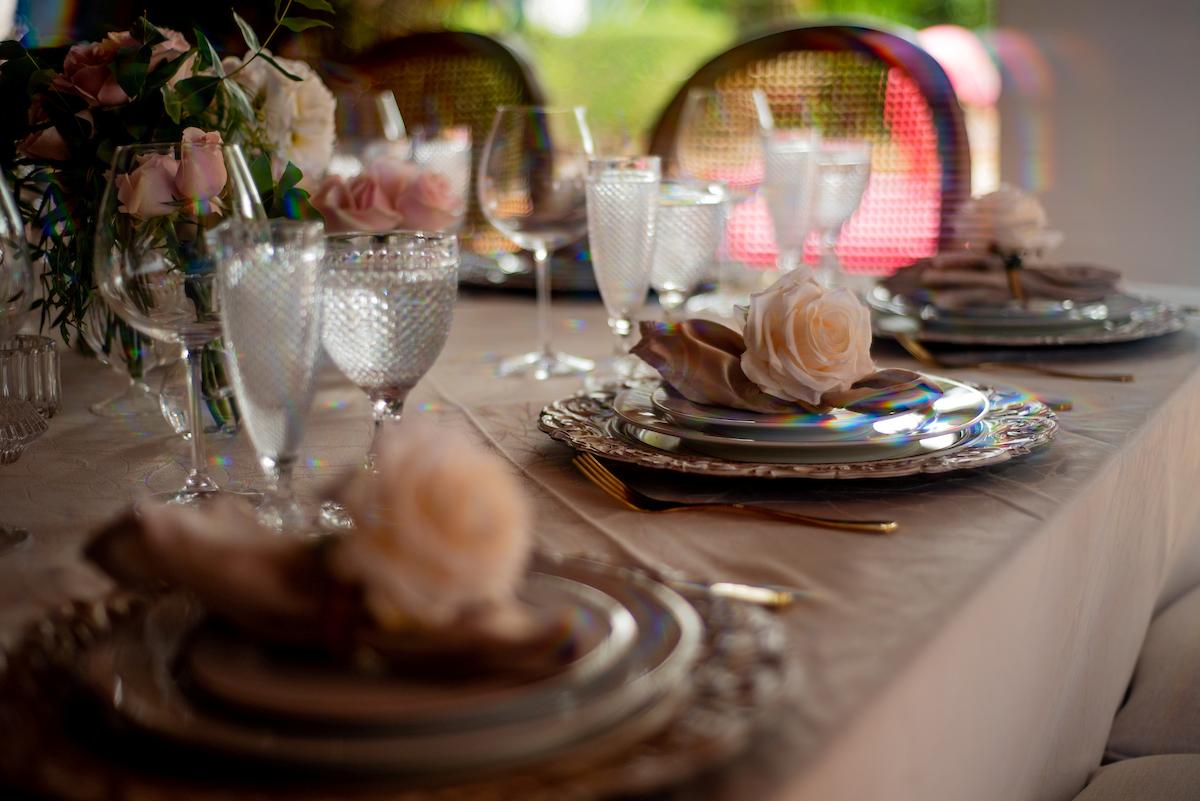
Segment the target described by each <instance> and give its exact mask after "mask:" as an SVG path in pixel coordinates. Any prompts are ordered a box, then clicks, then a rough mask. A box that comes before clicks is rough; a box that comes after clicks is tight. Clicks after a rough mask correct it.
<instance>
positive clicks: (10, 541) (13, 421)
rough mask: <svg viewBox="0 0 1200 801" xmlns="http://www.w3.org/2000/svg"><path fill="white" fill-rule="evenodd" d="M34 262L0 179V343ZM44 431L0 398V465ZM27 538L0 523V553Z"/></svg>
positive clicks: (30, 413) (21, 307) (24, 306)
mask: <svg viewBox="0 0 1200 801" xmlns="http://www.w3.org/2000/svg"><path fill="white" fill-rule="evenodd" d="M33 292H34V276H33V265H32V264H31V262H30V261H29V254H28V253H27V252H26V250H25V225H24V223H23V222H22V220H21V215H20V214H18V213H17V207H16V204H14V203H13V198H12V193H11V192H10V191H9V189H8V184H7V183H5V181H4V179H3V178H0V342H3V341H7V340H8V339H9V338H10V337H12V336H13V335H15V334H16V333H17V331H18V330H19V329H20V327H21V324H22V323H23V322H24V321H25V318H26V316H27V315H28V314H29V308H30V303H32V302H33ZM45 430H46V421H45V420H43V419H42V418H41V416H40V415H39V414H38V412H37V409H36V408H35V407H34V405H33V404H32V403H30V402H29V401H27V400H21V399H18V398H0V464H4V463H8V462H13V461H16V459H17V457H18V456H20V454H21V451H22V450H24V449H25V446H26V445H28V444H29V443H30V442H32V441H33V440H34V439H37V437H39V436H41V434H42V433H43V432H44V431H45ZM27 539H29V532H28V531H26V530H25V529H22V528H15V527H12V526H5V525H3V524H0V552H3V551H7V550H10V549H12V548H15V547H17V546H18V545H20V544H21V543H23V542H25V541H26V540H27Z"/></svg>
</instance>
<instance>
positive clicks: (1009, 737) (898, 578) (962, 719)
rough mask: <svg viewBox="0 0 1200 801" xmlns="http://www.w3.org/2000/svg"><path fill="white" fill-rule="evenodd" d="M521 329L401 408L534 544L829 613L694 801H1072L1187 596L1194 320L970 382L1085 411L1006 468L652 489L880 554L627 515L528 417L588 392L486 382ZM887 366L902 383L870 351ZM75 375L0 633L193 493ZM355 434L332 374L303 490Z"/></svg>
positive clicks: (581, 335)
mask: <svg viewBox="0 0 1200 801" xmlns="http://www.w3.org/2000/svg"><path fill="white" fill-rule="evenodd" d="M1193 294H1196V293H1193ZM1176 297H1179V294H1178V293H1176ZM1185 299H1186V296H1185ZM556 318H557V319H558V320H559V321H560V322H559V325H558V326H557V330H556V335H557V337H558V340H559V344H560V345H561V346H563V347H564V348H565V349H568V350H571V351H573V352H578V353H580V354H582V355H588V356H593V357H603V356H604V355H606V354H607V353H608V352H610V344H609V340H608V336H607V332H606V329H605V326H604V323H603V313H602V310H601V309H600V307H599V305H598V304H595V303H577V304H566V303H560V304H558V305H557V306H556ZM532 335H533V306H532V304H531V302H529V301H528V300H526V299H522V298H482V297H478V296H476V297H466V298H464V299H462V300H461V301H460V304H459V306H458V308H457V310H456V318H455V323H454V328H453V332H452V334H451V339H450V343H449V345H448V346H447V349H446V351H445V353H444V354H443V356H442V358H441V360H440V361H439V362H438V364H437V366H436V367H435V368H434V370H433V371H432V372H431V374H430V375H429V376H428V377H427V379H426V380H425V381H424V382H422V384H421V386H420V387H419V388H418V390H417V391H416V392H415V393H414V396H413V398H412V399H411V401H410V407H409V408H410V410H411V411H412V413H419V414H428V415H434V416H436V417H437V418H438V419H440V420H443V421H445V422H447V423H449V424H452V425H456V426H460V427H463V428H464V429H467V430H470V431H473V432H475V433H476V434H477V435H478V436H479V437H480V438H482V439H484V440H486V441H487V442H490V443H491V444H492V445H493V446H494V447H496V448H497V449H498V450H499V451H500V452H502V453H503V454H504V455H505V456H507V457H508V458H509V459H510V460H511V461H512V462H513V464H514V465H515V466H516V467H517V468H518V469H519V470H521V471H522V472H523V473H524V475H525V476H526V477H527V478H528V481H527V486H528V487H529V490H530V493H531V494H532V495H533V498H534V501H535V504H536V506H537V512H538V514H537V521H538V529H537V536H538V538H539V539H540V540H541V541H542V543H543V544H544V545H545V546H547V547H550V548H554V549H557V550H561V551H566V552H586V553H588V554H592V555H595V556H598V557H600V558H604V559H609V560H612V561H622V562H636V563H643V564H653V565H668V566H670V567H673V568H677V569H679V570H681V571H684V572H685V573H688V574H690V575H692V576H694V577H696V578H699V579H731V580H741V581H750V582H770V583H778V584H787V585H795V586H800V587H806V588H813V589H816V590H819V591H820V592H821V593H822V594H823V595H824V596H825V599H824V600H823V601H821V602H814V603H806V604H801V605H799V606H796V607H794V608H792V609H791V610H789V611H787V612H786V613H784V614H785V616H786V617H785V620H786V623H787V627H788V630H789V633H790V650H791V655H792V658H793V659H794V664H795V667H796V671H795V674H794V675H795V681H794V686H793V687H792V691H791V693H790V700H789V704H788V707H787V709H786V710H785V714H784V715H783V718H784V725H783V727H782V730H781V731H780V732H779V733H777V734H776V735H775V736H774V737H772V738H770V739H769V741H767V742H764V743H763V744H761V746H760V747H759V748H758V749H757V751H756V752H755V754H754V755H753V756H752V757H751V758H750V759H749V760H748V761H747V762H745V763H743V764H741V765H740V766H738V767H736V768H735V769H733V770H730V771H727V772H725V773H723V774H722V775H721V776H720V777H719V779H718V780H714V781H713V782H709V783H706V784H705V785H704V790H703V791H702V792H700V795H707V796H712V797H720V798H729V799H739V800H740V799H746V798H796V799H819V800H820V801H833V800H834V799H836V800H837V801H857V800H858V799H862V800H863V801H877V800H878V799H884V798H886V799H889V801H906V800H907V799H912V800H913V801H968V800H969V801H988V800H989V799H995V800H996V801H1013V799H1046V801H1059V799H1066V798H1069V797H1071V796H1072V795H1073V794H1074V792H1076V791H1077V790H1078V789H1079V788H1080V787H1081V786H1082V785H1083V783H1084V781H1085V779H1086V778H1087V776H1088V774H1089V773H1090V771H1092V770H1093V769H1094V768H1095V766H1096V765H1097V764H1098V762H1099V758H1100V754H1101V751H1102V749H1103V745H1104V740H1105V736H1106V733H1107V731H1108V727H1109V723H1110V721H1111V718H1112V715H1113V713H1114V711H1115V710H1116V708H1117V705H1118V703H1119V702H1120V699H1121V695H1122V692H1123V690H1124V687H1125V684H1126V682H1127V680H1128V678H1129V674H1130V672H1131V670H1132V666H1133V664H1134V660H1135V658H1136V655H1137V652H1138V648H1139V646H1140V644H1141V639H1142V636H1143V634H1144V631H1145V628H1146V624H1147V622H1148V620H1149V617H1150V615H1151V612H1152V610H1153V608H1154V606H1155V602H1156V599H1157V598H1158V597H1159V596H1160V594H1161V593H1162V592H1163V591H1164V590H1166V591H1169V592H1174V591H1177V590H1178V589H1179V587H1181V586H1182V585H1183V584H1185V583H1187V582H1188V581H1196V580H1200V575H1197V573H1198V572H1200V571H1197V570H1196V569H1195V567H1194V566H1195V565H1196V563H1197V562H1200V559H1198V558H1197V540H1196V539H1193V538H1192V537H1191V536H1190V534H1191V532H1194V531H1198V530H1200V491H1197V487H1198V486H1200V485H1198V483H1197V478H1198V477H1200V423H1198V422H1197V416H1198V415H1200V340H1198V339H1197V334H1196V327H1195V326H1193V329H1192V330H1189V331H1187V332H1184V333H1181V334H1177V335H1174V336H1171V337H1168V338H1165V339H1163V340H1160V341H1157V342H1149V343H1140V344H1133V345H1126V346H1115V347H1111V348H1108V349H1105V350H1102V351H1095V352H1094V351H1090V350H1080V351H1075V352H1065V351H1057V352H1052V353H1050V354H1048V355H1047V361H1056V362H1058V363H1061V364H1070V365H1072V366H1075V367H1079V368H1082V367H1087V366H1094V367H1095V368H1096V369H1103V370H1105V371H1110V372H1111V371H1113V370H1125V371H1129V372H1132V373H1134V374H1136V376H1137V381H1136V383H1133V384H1105V383H1088V382H1081V381H1069V380H1062V379H1051V378H1039V377H1030V376H1028V375H1025V374H1019V373H986V374H983V373H969V372H964V373H962V374H961V375H962V376H963V377H968V378H972V379H975V380H986V381H992V382H1003V383H1007V384H1010V385H1014V384H1015V385H1018V386H1020V387H1024V388H1027V389H1029V390H1030V391H1033V392H1037V393H1040V394H1043V395H1046V396H1052V397H1055V398H1069V399H1071V400H1072V401H1073V402H1074V405H1075V408H1074V411H1071V412H1067V413H1065V414H1063V415H1062V423H1063V428H1064V431H1063V433H1062V434H1061V436H1060V437H1059V439H1058V440H1057V441H1056V442H1055V443H1054V444H1053V446H1052V447H1051V448H1050V449H1048V450H1046V451H1044V452H1042V453H1040V454H1038V455H1036V456H1034V457H1032V458H1029V459H1026V460H1024V461H1021V462H1019V463H1012V464H1008V465H1004V466H1001V467H998V468H994V469H990V470H987V471H981V472H976V473H971V474H957V475H944V476H932V477H923V478H918V479H910V480H900V481H876V482H872V483H859V482H835V483H832V484H823V483H820V482H803V481H789V482H746V483H738V482H729V481H719V482H714V481H697V480H692V481H686V482H680V481H674V480H671V479H669V478H668V479H666V480H664V479H663V478H662V477H656V478H655V484H656V490H657V491H659V492H663V493H675V492H678V493H687V494H696V493H699V494H710V495H736V496H738V497H740V498H745V497H752V498H753V497H756V498H760V499H763V500H772V501H775V502H778V503H779V504H780V505H781V506H784V507H786V508H792V509H795V510H798V511H807V512H812V513H816V514H821V515H831V516H832V515H843V516H846V517H857V518H864V517H871V518H884V517H887V518H893V519H896V520H898V521H899V522H900V524H901V526H902V530H901V531H900V532H899V533H897V534H896V535H894V536H891V537H886V538H880V537H869V536H861V535H852V534H844V533H836V532H831V531H823V530H818V529H811V528H806V527H803V526H796V525H789V524H784V523H779V522H772V521H768V520H761V521H760V520H757V519H751V518H745V517H736V518H731V517H726V516H722V515H717V514H687V515H671V516H654V515H649V514H640V513H636V512H631V511H627V510H625V509H621V508H617V507H616V506H615V505H614V504H613V502H612V501H611V500H610V499H609V498H607V497H606V496H604V495H603V494H601V493H600V492H599V491H598V490H596V489H595V488H593V487H592V486H591V485H590V484H588V483H586V482H585V481H584V480H583V479H582V478H581V477H580V476H579V475H577V474H576V473H575V472H574V471H573V470H572V469H571V467H570V464H569V457H570V452H569V451H568V450H567V449H566V448H565V447H563V446H562V445H560V444H558V443H556V442H553V441H551V440H550V439H548V438H547V437H545V436H544V435H543V434H541V433H540V432H539V431H538V430H537V428H536V424H535V421H536V415H537V412H538V410H539V409H540V407H541V406H542V405H543V404H544V403H545V402H547V401H550V400H553V399H555V398H558V397H562V396H565V395H568V394H570V393H572V392H573V391H575V390H576V389H577V387H578V382H577V381H575V380H571V379H563V380H555V381H551V382H546V383H542V384H538V383H535V382H531V381H523V380H515V379H508V380H501V379H497V378H494V377H493V376H492V371H493V369H494V364H495V361H496V360H497V359H498V358H499V357H501V356H503V355H508V354H511V353H514V352H517V351H518V350H521V349H524V348H525V347H526V346H528V345H529V344H530V342H531V338H532ZM877 355H878V360H879V361H880V362H881V363H882V364H898V365H899V364H906V363H907V360H906V359H905V358H903V357H902V356H901V355H900V354H899V352H898V351H896V350H894V349H891V348H889V347H885V346H882V345H881V346H880V347H879V352H878V354H877ZM63 377H64V383H65V398H64V410H63V412H62V413H61V414H60V415H59V416H58V417H56V418H55V419H54V420H52V421H51V427H50V432H49V434H48V435H47V436H46V437H45V438H43V439H42V440H41V441H40V442H38V443H37V444H36V445H35V446H33V447H32V448H31V449H30V450H29V451H28V452H27V453H26V454H25V455H24V456H23V457H22V458H21V460H20V461H18V462H17V463H15V464H12V465H7V466H4V467H3V468H0V510H2V518H3V520H4V522H6V523H12V524H19V525H24V526H26V527H28V528H29V529H30V530H31V531H32V532H33V540H32V542H31V543H29V544H28V545H27V546H25V547H23V548H22V549H20V550H18V551H16V552H14V553H10V554H7V555H3V556H0V638H3V639H4V640H11V639H12V638H13V637H15V636H16V634H17V633H18V632H19V631H20V629H21V626H22V625H23V624H25V623H26V622H28V621H29V620H31V619H33V618H34V617H35V616H36V615H37V614H39V612H40V611H42V610H45V609H47V608H50V607H52V606H54V605H55V604H58V603H60V602H62V601H63V600H65V599H68V598H72V597H84V596H91V595H96V594H99V593H101V592H103V591H104V590H105V588H106V584H105V582H104V580H103V579H102V578H100V577H99V576H98V575H97V574H95V573H94V572H92V571H91V570H90V569H89V568H87V567H86V566H85V565H83V564H82V563H81V562H80V560H79V557H78V549H79V545H80V543H81V542H82V541H83V539H84V537H85V535H86V534H87V532H88V531H89V530H90V529H92V528H93V527H94V526H96V525H97V524H98V523H100V522H101V521H103V520H104V519H105V518H106V517H108V516H110V515H113V514H115V513H116V512H118V511H119V510H120V509H121V508H122V507H123V506H124V505H125V504H127V503H128V502H129V501H130V500H131V499H132V498H133V497H134V496H135V495H136V494H137V493H139V492H145V491H147V490H165V489H172V488H174V487H175V486H176V485H178V484H179V482H180V481H181V480H182V478H183V475H184V469H183V464H184V463H185V461H186V448H185V447H184V443H183V442H182V441H181V440H179V439H178V438H176V437H173V436H171V435H170V434H169V432H168V429H167V427H166V425H165V423H162V422H161V421H158V420H153V421H150V422H149V423H147V424H145V425H143V426H130V425H128V424H123V423H121V422H118V421H113V420H104V419H100V418H97V417H94V416H92V415H90V414H89V413H88V412H87V406H88V404H89V403H92V402H94V401H96V400H98V399H99V398H101V397H103V396H105V395H106V394H109V393H111V392H113V391H115V390H117V389H118V388H119V387H120V379H119V378H118V377H117V376H116V375H115V374H113V373H111V372H107V371H106V370H105V368H103V367H101V366H100V365H99V364H97V363H94V362H92V361H89V360H86V359H84V358H82V357H79V356H75V355H67V356H65V357H64V361H63ZM367 419H368V408H367V403H366V401H365V398H364V397H362V396H361V395H360V394H359V393H358V392H357V391H356V390H354V389H353V388H352V387H350V386H349V385H347V384H346V383H344V381H342V380H341V379H340V377H339V376H338V375H337V374H336V373H335V372H333V371H332V370H329V371H327V372H326V373H324V374H323V380H322V385H321V389H320V391H319V394H318V397H317V400H316V403H315V405H314V409H313V413H312V415H311V419H310V424H309V433H308V436H307V438H306V440H305V445H304V451H305V456H306V458H307V463H306V465H305V466H304V467H303V468H302V469H301V470H300V473H301V475H300V484H301V488H302V491H303V493H305V494H307V495H308V497H311V493H312V492H313V490H314V488H315V487H317V486H318V485H319V484H320V483H321V482H323V481H326V480H329V479H331V478H332V477H334V476H335V475H337V474H339V473H340V471H342V470H345V469H350V468H351V467H353V466H354V465H356V464H357V463H359V461H360V460H361V457H362V454H363V451H364V449H365V447H366V443H367V439H368V437H369V425H368V422H367ZM213 461H214V462H215V463H216V465H217V466H216V468H215V473H216V475H217V477H218V479H219V480H220V481H222V483H225V484H227V485H228V484H234V485H237V484H244V483H247V482H249V483H253V482H255V481H257V480H258V477H257V473H256V466H255V462H254V459H253V454H252V453H251V451H250V448H249V445H248V442H247V440H246V437H245V436H244V435H242V436H239V437H238V438H236V439H234V440H232V441H225V442H221V443H218V444H217V447H216V450H215V453H214V454H213ZM1173 571H1174V575H1173V576H1172V573H1173ZM7 736H11V734H10V735H7Z"/></svg>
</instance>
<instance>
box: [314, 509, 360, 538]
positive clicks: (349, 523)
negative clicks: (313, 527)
mask: <svg viewBox="0 0 1200 801" xmlns="http://www.w3.org/2000/svg"><path fill="white" fill-rule="evenodd" d="M317 524H318V525H319V526H320V528H321V530H322V531H325V532H328V533H331V534H344V533H346V532H347V531H353V530H354V518H352V517H350V513H349V512H347V511H346V507H345V506H342V505H341V504H340V503H338V502H337V501H325V502H324V503H322V504H321V514H320V515H319V516H318V517H317Z"/></svg>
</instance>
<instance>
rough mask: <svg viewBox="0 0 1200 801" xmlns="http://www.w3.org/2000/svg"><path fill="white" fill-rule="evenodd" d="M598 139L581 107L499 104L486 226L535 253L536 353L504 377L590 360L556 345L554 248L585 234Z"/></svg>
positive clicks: (482, 176)
mask: <svg viewBox="0 0 1200 801" xmlns="http://www.w3.org/2000/svg"><path fill="white" fill-rule="evenodd" d="M591 153H592V136H591V132H590V131H589V130H588V126H587V122H586V121H585V120H584V112H583V109H582V108H569V109H549V108H542V107H540V106H501V107H500V108H498V109H496V118H495V120H493V122H492V130H491V133H489V134H488V138H487V142H486V143H485V144H484V146H483V156H482V160H481V161H480V164H479V180H478V182H477V184H478V185H477V190H478V193H479V205H480V207H481V208H482V209H483V213H484V216H486V217H487V219H488V222H490V223H491V224H492V225H494V226H495V227H496V229H497V230H499V231H500V233H502V234H504V235H505V236H506V237H508V238H509V239H511V240H512V241H513V242H514V243H515V244H516V245H517V246H518V247H521V248H524V249H525V250H529V251H532V252H533V266H534V271H535V272H534V279H535V281H536V283H537V329H538V349H537V350H535V351H532V352H530V353H525V354H522V355H520V356H513V357H511V358H508V359H505V360H504V361H502V362H501V363H500V366H499V369H498V371H497V372H498V373H499V374H500V375H530V376H532V377H533V378H535V379H537V380H539V381H541V380H545V379H547V378H551V377H553V376H563V375H577V374H579V373H586V372H587V371H589V370H591V369H592V368H593V367H594V366H595V365H594V364H592V362H591V361H590V360H588V359H583V358H580V357H578V356H571V355H570V354H566V353H560V352H558V351H555V350H554V347H553V345H552V343H551V341H550V275H549V272H548V271H549V269H550V251H552V250H554V249H556V248H560V247H563V246H564V245H569V244H571V243H572V242H575V241H577V240H579V239H582V238H583V235H584V234H585V233H587V207H586V206H587V200H586V195H587V191H586V182H587V169H588V166H587V165H588V158H589V157H590V156H591Z"/></svg>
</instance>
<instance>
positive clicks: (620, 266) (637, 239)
mask: <svg viewBox="0 0 1200 801" xmlns="http://www.w3.org/2000/svg"><path fill="white" fill-rule="evenodd" d="M661 178H662V165H661V162H660V161H659V158H658V156H633V157H630V158H615V159H613V158H597V159H592V161H591V162H590V163H589V165H588V182H587V214H588V242H589V243H590V245H591V250H592V269H593V270H595V272H596V283H597V285H599V287H600V298H601V300H603V301H604V308H605V311H607V312H608V327H609V328H610V329H611V330H612V332H613V335H614V337H615V338H616V347H615V350H614V352H613V362H612V371H611V375H612V378H613V379H614V380H615V381H616V382H618V383H619V382H620V381H622V380H624V379H626V378H629V377H630V376H631V375H632V374H633V370H634V368H635V367H636V361H635V360H634V359H633V358H632V357H631V356H630V355H629V340H630V338H631V337H632V335H633V327H634V322H635V316H636V314H637V312H638V311H639V310H640V309H641V308H642V305H643V304H644V303H645V302H646V293H647V292H649V291H650V270H651V268H652V267H653V265H654V232H655V227H654V222H655V218H656V217H657V216H658V189H659V182H660V180H661Z"/></svg>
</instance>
